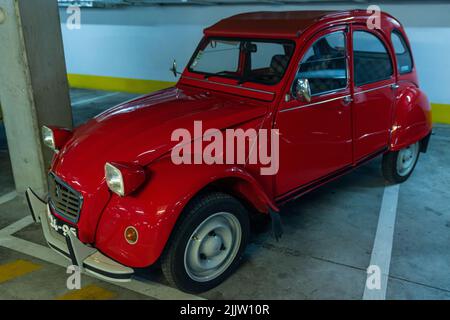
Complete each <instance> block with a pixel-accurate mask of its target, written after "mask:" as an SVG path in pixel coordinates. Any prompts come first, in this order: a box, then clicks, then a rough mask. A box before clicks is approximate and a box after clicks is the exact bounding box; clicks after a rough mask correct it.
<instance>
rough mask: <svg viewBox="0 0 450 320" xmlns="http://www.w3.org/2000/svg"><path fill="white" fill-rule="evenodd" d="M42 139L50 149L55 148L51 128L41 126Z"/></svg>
mask: <svg viewBox="0 0 450 320" xmlns="http://www.w3.org/2000/svg"><path fill="white" fill-rule="evenodd" d="M42 140H43V141H44V144H45V145H46V146H47V147H49V148H50V149H52V150H56V145H55V136H54V134H53V130H52V129H50V128H49V127H46V126H42Z"/></svg>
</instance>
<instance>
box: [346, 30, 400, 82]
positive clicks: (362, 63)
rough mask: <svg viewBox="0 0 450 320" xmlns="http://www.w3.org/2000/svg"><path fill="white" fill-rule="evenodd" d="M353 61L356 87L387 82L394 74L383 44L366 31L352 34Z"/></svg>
mask: <svg viewBox="0 0 450 320" xmlns="http://www.w3.org/2000/svg"><path fill="white" fill-rule="evenodd" d="M353 61H354V70H355V85H356V86H361V85H364V84H368V83H373V82H378V81H382V80H387V79H389V78H390V77H391V76H392V75H393V73H394V70H393V66H392V61H391V58H390V56H389V53H388V51H387V49H386V47H385V46H384V44H383V42H382V41H381V40H380V39H379V38H378V37H377V36H375V35H374V34H372V33H369V32H366V31H355V32H354V33H353Z"/></svg>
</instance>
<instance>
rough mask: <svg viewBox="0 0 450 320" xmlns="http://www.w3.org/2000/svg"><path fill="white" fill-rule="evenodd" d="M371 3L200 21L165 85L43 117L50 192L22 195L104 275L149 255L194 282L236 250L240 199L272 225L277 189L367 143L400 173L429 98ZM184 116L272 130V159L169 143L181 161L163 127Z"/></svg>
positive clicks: (419, 135) (116, 274)
mask: <svg viewBox="0 0 450 320" xmlns="http://www.w3.org/2000/svg"><path fill="white" fill-rule="evenodd" d="M371 18H372V16H371V15H369V14H368V13H367V12H365V11H360V10H355V11H343V12H328V11H295V12H256V13H245V14H240V15H236V16H233V17H230V18H227V19H224V20H221V21H219V22H218V23H217V24H215V25H213V26H212V27H209V28H207V29H205V30H204V38H203V39H202V41H201V42H200V44H199V46H198V48H197V50H196V51H195V53H194V54H193V56H192V58H191V60H190V61H189V63H188V65H187V67H186V69H185V70H184V72H183V73H182V74H181V78H180V80H179V81H178V83H177V84H176V86H175V87H173V88H169V89H166V90H162V91H159V92H156V93H152V94H150V95H146V96H143V97H140V98H137V99H135V100H133V101H130V102H126V103H123V104H122V105H119V106H117V107H114V108H112V109H109V110H107V111H105V112H104V113H102V114H100V115H98V116H97V117H95V118H94V119H92V120H90V121H89V122H87V123H86V124H84V125H82V126H80V127H78V128H77V129H75V130H74V131H73V132H71V131H69V130H66V129H62V128H56V127H51V126H48V127H44V128H43V135H44V142H45V144H46V145H48V146H50V147H51V148H52V149H54V150H55V156H54V159H53V163H52V166H51V170H50V172H49V175H48V182H49V194H48V196H46V197H45V198H44V200H40V198H39V197H37V196H36V195H35V194H34V193H33V192H32V191H31V190H28V192H27V199H28V200H29V204H30V207H31V211H32V214H33V217H34V218H35V220H36V221H39V220H40V221H41V222H42V227H43V231H44V234H45V237H46V239H47V241H48V244H49V245H50V246H51V247H52V248H53V249H55V250H56V251H58V252H59V253H61V254H63V255H64V256H66V257H68V258H69V259H71V260H72V262H73V264H75V265H78V266H80V267H83V268H84V269H85V270H86V271H88V272H91V273H93V274H95V275H97V276H99V277H103V278H107V279H110V280H111V279H112V280H117V281H126V280H129V279H130V278H131V277H132V275H133V273H134V269H136V268H143V267H147V266H150V265H153V264H155V263H157V262H160V264H161V267H162V270H163V272H164V274H165V276H166V277H167V280H168V281H169V282H170V283H171V284H172V285H174V286H176V287H178V288H180V289H181V290H184V291H188V292H201V291H205V290H208V289H210V288H212V287H214V286H216V285H218V284H219V283H220V282H222V281H223V280H224V279H225V278H226V277H227V276H228V275H230V274H231V273H232V272H233V271H234V270H235V269H236V267H237V266H238V263H239V260H240V258H241V257H242V255H243V253H244V251H245V248H246V245H247V243H248V240H249V216H250V215H251V214H255V213H259V214H262V215H267V216H268V217H270V218H271V220H272V225H273V230H274V234H275V236H276V237H279V236H280V235H281V219H280V216H279V214H278V212H279V208H280V206H281V205H282V204H283V203H285V202H286V201H289V200H292V199H296V198H298V197H299V196H301V195H303V194H305V193H307V192H309V191H311V190H313V189H315V188H317V187H319V186H321V185H323V184H324V183H326V182H328V181H331V180H333V179H336V178H338V177H339V176H341V175H343V174H345V173H347V172H349V171H351V170H352V169H354V168H355V167H358V166H360V165H362V164H364V163H365V162H366V161H368V160H370V159H372V158H374V157H376V156H378V155H382V156H383V161H382V171H383V174H384V176H385V178H386V179H387V180H388V181H390V182H393V183H398V182H403V181H405V180H406V179H408V177H409V176H410V175H411V173H412V171H413V169H414V167H415V165H416V163H417V159H418V157H419V153H420V152H425V151H426V149H427V146H428V141H429V137H430V134H431V130H432V125H431V112H430V104H429V102H428V99H427V97H426V95H425V94H424V93H423V91H422V90H421V89H420V87H419V84H418V78H417V74H416V67H415V65H414V60H413V57H412V54H411V49H410V45H409V42H408V39H407V37H406V34H405V31H404V30H403V27H402V25H401V24H400V23H399V22H398V21H397V20H396V19H395V18H393V17H392V16H390V15H388V14H386V13H381V15H380V17H379V19H380V20H379V21H380V25H379V27H380V28H373V26H372V25H371V24H369V23H368V21H369V20H370V19H371ZM173 71H174V72H175V73H176V68H175V65H174V68H173ZM198 124H201V126H202V130H204V131H205V130H206V131H208V132H210V133H213V134H214V135H215V137H216V138H218V137H220V133H224V132H225V131H226V132H227V133H228V131H229V130H239V129H242V130H241V132H242V131H244V132H247V131H246V130H250V129H254V130H259V131H260V132H262V131H261V130H268V131H270V132H271V135H270V136H269V137H268V139H269V144H270V147H267V146H266V148H269V149H271V152H272V155H274V154H275V153H277V154H275V156H277V155H278V159H276V161H277V163H276V166H274V168H275V170H273V172H272V173H271V174H270V173H269V174H262V172H263V171H261V169H262V167H264V166H266V167H267V163H264V164H263V163H261V162H251V161H249V158H250V157H248V156H246V158H244V160H245V161H240V162H239V161H237V162H234V163H233V161H231V162H228V161H227V162H226V163H225V162H223V161H222V162H221V161H216V162H213V163H205V162H207V161H206V160H205V161H202V159H198V158H196V151H194V152H192V153H189V152H187V153H186V152H185V153H183V154H180V156H181V157H187V158H188V159H191V157H193V158H194V161H193V162H192V163H189V161H187V162H182V163H180V162H177V161H174V157H173V155H174V151H175V150H176V149H177V148H180V143H179V141H178V140H177V139H174V135H177V134H174V132H176V130H178V129H180V130H183V128H184V131H181V133H180V132H179V134H180V135H182V134H183V132H184V133H186V132H188V133H192V132H194V131H195V130H196V129H195V126H196V125H198ZM193 128H194V129H193ZM274 132H275V134H272V133H274ZM197 136H198V133H197ZM227 137H228V136H227ZM246 138H249V137H246ZM187 139H188V140H190V141H191V142H193V143H194V144H195V143H196V142H195V141H200V140H201V139H200V140H198V139H197V138H196V133H195V132H194V135H193V137H191V138H189V137H188V138H187ZM226 139H227V138H225V140H226ZM206 140H208V139H203V141H206ZM249 140H251V139H247V140H245V141H249ZM209 141H211V143H212V139H209ZM229 142H230V141H229V140H226V141H225V144H227V145H228V143H229ZM274 142H277V144H275V143H274ZM237 148H240V147H239V146H238V147H237ZM259 148H261V146H259ZM183 150H185V149H183ZM235 150H236V149H233V148H232V149H230V150H228V149H227V151H226V152H224V154H225V153H227V154H233V151H235ZM178 151H179V150H178ZM266 151H267V150H266ZM215 156H218V154H216V155H215ZM198 160H199V161H198ZM241 160H242V159H241ZM274 161H275V160H274ZM266 169H267V168H266Z"/></svg>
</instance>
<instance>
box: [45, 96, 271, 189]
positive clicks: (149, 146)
mask: <svg viewBox="0 0 450 320" xmlns="http://www.w3.org/2000/svg"><path fill="white" fill-rule="evenodd" d="M266 112H267V104H263V103H261V102H256V101H251V100H247V99H244V98H236V97H235V96H229V95H224V94H219V93H210V92H206V91H204V90H198V89H194V88H169V89H166V90H162V91H159V92H156V93H153V94H150V95H148V96H144V97H141V98H138V99H136V100H133V101H131V102H127V103H124V104H122V105H119V106H117V107H113V108H111V109H109V110H107V111H105V112H104V113H102V114H100V115H98V116H97V117H95V118H94V119H92V120H90V121H89V122H87V123H86V124H84V125H82V126H81V127H79V128H77V129H76V130H75V131H74V134H73V136H72V138H71V139H70V141H69V142H68V143H67V144H66V145H65V146H64V148H63V149H62V150H61V151H60V153H59V154H58V155H57V157H56V159H55V161H54V163H53V167H52V171H53V172H55V173H56V175H58V176H59V177H60V178H62V179H63V180H64V181H66V182H67V183H68V184H69V185H71V186H72V187H73V188H75V189H77V190H79V191H81V192H83V193H84V192H87V193H89V192H94V191H95V190H97V189H98V188H99V185H101V184H102V182H103V181H104V165H105V163H106V162H114V161H116V162H133V163H137V164H140V165H142V166H146V165H148V164H150V163H151V162H152V161H154V160H155V159H157V158H159V157H160V156H162V155H163V154H165V153H166V152H169V151H170V150H171V149H172V148H173V146H174V145H176V144H177V141H171V135H172V132H173V131H174V130H175V129H178V128H185V129H187V130H189V131H190V132H193V127H194V121H202V126H203V131H205V130H207V129H209V128H217V129H225V128H230V127H234V126H236V125H238V124H242V123H245V122H247V121H250V120H252V119H257V118H261V119H262V118H263V116H264V115H265V114H266Z"/></svg>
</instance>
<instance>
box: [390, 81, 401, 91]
mask: <svg viewBox="0 0 450 320" xmlns="http://www.w3.org/2000/svg"><path fill="white" fill-rule="evenodd" d="M398 88H400V86H399V85H398V84H397V83H394V84H391V89H392V90H397V89H398Z"/></svg>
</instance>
